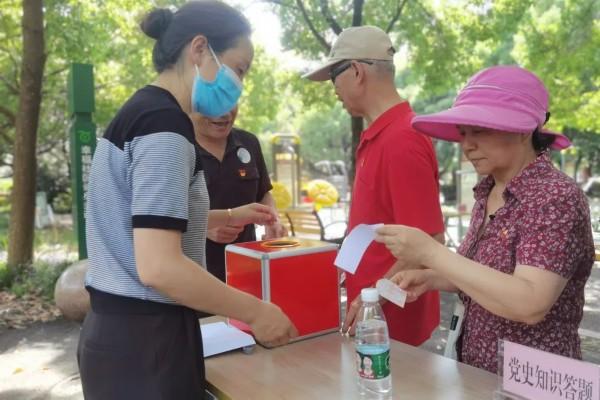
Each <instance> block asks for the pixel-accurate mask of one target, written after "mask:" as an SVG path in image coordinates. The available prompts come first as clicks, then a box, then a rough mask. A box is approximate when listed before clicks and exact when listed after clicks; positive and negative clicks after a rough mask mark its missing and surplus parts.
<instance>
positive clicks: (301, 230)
mask: <svg viewBox="0 0 600 400" xmlns="http://www.w3.org/2000/svg"><path fill="white" fill-rule="evenodd" d="M280 219H281V223H282V224H283V226H285V228H286V229H287V230H288V233H289V234H290V236H296V237H300V238H306V239H317V240H322V241H325V242H330V243H337V244H341V243H342V241H343V240H344V237H345V235H344V236H340V237H331V236H330V235H328V234H327V229H328V228H330V227H331V226H333V225H336V224H344V225H346V221H334V222H331V223H330V224H327V225H324V224H323V221H322V220H321V218H320V217H319V214H318V213H317V212H316V211H315V210H313V209H312V208H311V209H308V208H307V209H304V208H291V209H287V210H286V211H285V212H284V213H281V212H280ZM344 231H345V228H344Z"/></svg>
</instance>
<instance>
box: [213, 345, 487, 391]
mask: <svg viewBox="0 0 600 400" xmlns="http://www.w3.org/2000/svg"><path fill="white" fill-rule="evenodd" d="M390 351H391V357H390V358H391V371H392V386H393V398H394V399H415V400H437V399H440V400H441V399H444V400H452V399H457V400H458V399H460V400H471V399H472V400H475V399H477V400H480V399H491V398H493V392H494V390H495V389H496V384H497V377H496V375H493V374H490V373H489V372H487V371H483V370H480V369H477V368H473V367H470V366H468V365H465V364H461V363H458V362H456V361H454V360H451V359H448V358H445V357H442V356H440V355H437V354H433V353H429V352H427V351H425V350H422V349H419V348H416V347H412V346H409V345H406V344H403V343H399V342H396V341H393V342H392V345H391V349H390ZM354 360H355V358H354V344H353V342H352V339H351V338H346V337H343V336H342V335H340V334H339V333H332V334H328V335H325V336H320V337H316V338H313V339H308V340H304V341H300V342H297V343H292V344H289V345H287V346H283V347H279V348H276V349H272V350H267V349H265V348H262V347H261V346H258V345H257V346H256V349H255V350H254V353H253V354H250V355H248V354H244V353H242V352H241V351H235V352H231V353H227V354H222V355H219V356H215V357H211V358H208V359H206V378H207V381H208V382H209V385H210V386H211V390H212V391H213V392H214V393H216V394H217V395H218V396H219V399H235V400H238V399H261V400H267V399H302V400H313V399H327V400H329V399H344V400H352V399H359V395H358V392H357V388H356V371H355V361H354Z"/></svg>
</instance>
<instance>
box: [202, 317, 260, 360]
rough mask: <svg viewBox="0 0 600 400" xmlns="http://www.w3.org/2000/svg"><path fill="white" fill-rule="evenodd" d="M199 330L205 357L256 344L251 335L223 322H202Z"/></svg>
mask: <svg viewBox="0 0 600 400" xmlns="http://www.w3.org/2000/svg"><path fill="white" fill-rule="evenodd" d="M201 332H202V347H203V348H204V357H205V358H206V357H210V356H212V355H215V354H221V353H224V352H226V351H230V350H235V349H241V348H242V347H246V346H254V345H255V344H256V342H255V341H254V338H253V337H252V335H249V334H247V333H246V332H242V331H241V330H239V329H238V328H236V327H234V326H230V325H227V324H225V323H224V322H214V323H211V324H204V325H202V329H201Z"/></svg>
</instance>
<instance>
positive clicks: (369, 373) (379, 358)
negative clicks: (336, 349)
mask: <svg viewBox="0 0 600 400" xmlns="http://www.w3.org/2000/svg"><path fill="white" fill-rule="evenodd" d="M356 368H357V369H358V375H360V377H361V378H365V379H382V378H386V377H388V376H389V375H390V351H389V349H388V350H386V351H384V352H383V353H379V354H363V353H361V352H360V351H357V352H356Z"/></svg>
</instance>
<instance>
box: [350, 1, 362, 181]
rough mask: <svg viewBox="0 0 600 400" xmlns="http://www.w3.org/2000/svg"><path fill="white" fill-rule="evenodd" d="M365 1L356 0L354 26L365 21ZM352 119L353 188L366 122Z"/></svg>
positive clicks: (353, 14) (358, 118)
mask: <svg viewBox="0 0 600 400" xmlns="http://www.w3.org/2000/svg"><path fill="white" fill-rule="evenodd" d="M363 7H364V0H354V2H353V12H352V26H361V25H362V19H363V13H362V12H363ZM351 118H352V165H350V170H349V172H348V179H349V180H350V182H348V184H349V185H350V187H351V188H353V187H354V176H355V175H356V149H357V148H358V144H359V143H360V134H361V133H362V131H363V129H364V121H363V119H362V118H361V117H351Z"/></svg>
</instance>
